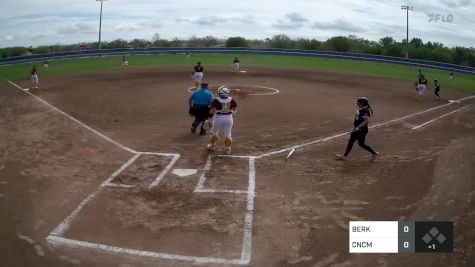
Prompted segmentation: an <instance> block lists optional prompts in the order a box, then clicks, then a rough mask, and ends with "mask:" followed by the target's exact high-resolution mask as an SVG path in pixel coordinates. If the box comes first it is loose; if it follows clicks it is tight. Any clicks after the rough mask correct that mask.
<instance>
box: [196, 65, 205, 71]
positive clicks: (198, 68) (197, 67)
mask: <svg viewBox="0 0 475 267" xmlns="http://www.w3.org/2000/svg"><path fill="white" fill-rule="evenodd" d="M203 70H204V68H203V66H201V65H196V66H195V72H203Z"/></svg>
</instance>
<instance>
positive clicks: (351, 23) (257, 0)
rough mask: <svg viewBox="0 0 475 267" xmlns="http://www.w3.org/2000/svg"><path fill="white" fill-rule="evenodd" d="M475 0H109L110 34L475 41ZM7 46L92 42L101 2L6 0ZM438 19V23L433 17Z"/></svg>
mask: <svg viewBox="0 0 475 267" xmlns="http://www.w3.org/2000/svg"><path fill="white" fill-rule="evenodd" d="M474 1H475V0H430V1H427V0H359V1H355V0H322V1H317V0H272V1H269V0H203V1H199V0H195V1H190V0H108V1H105V2H104V9H103V24H102V31H103V35H102V39H103V40H106V41H110V40H113V39H117V38H123V39H126V40H131V39H134V38H145V39H151V38H152V36H153V35H154V34H155V33H158V34H159V35H160V36H161V37H162V38H166V39H172V38H174V37H179V38H189V37H191V36H193V35H196V36H199V37H202V36H206V35H213V36H216V37H221V38H226V37H230V36H244V37H246V38H256V39H265V38H267V37H272V36H273V35H275V34H280V33H283V34H287V35H289V36H291V37H305V38H316V39H319V40H326V39H327V38H328V37H331V36H336V35H345V36H346V35H350V34H353V35H357V36H359V37H363V38H367V39H371V40H379V39H380V38H382V37H385V36H392V37H394V38H395V39H396V40H402V39H404V38H405V35H406V13H405V11H403V10H401V8H400V6H401V5H410V6H413V7H414V11H413V12H411V14H410V18H409V20H410V26H409V27H410V38H412V37H414V36H417V37H420V38H422V39H423V40H424V41H436V42H441V43H444V44H445V45H448V46H457V45H459V46H468V47H470V46H475V3H474ZM0 5H1V9H0V47H7V46H15V45H22V46H30V45H31V46H38V45H48V44H55V43H61V44H68V43H78V42H92V41H96V40H97V38H98V36H97V35H98V26H99V7H100V3H99V2H96V1H95V0H76V1H71V0H41V1H36V0H33V1H32V0H28V1H27V0H2V2H1V4H0ZM431 16H433V18H434V19H433V20H432V21H430V18H431Z"/></svg>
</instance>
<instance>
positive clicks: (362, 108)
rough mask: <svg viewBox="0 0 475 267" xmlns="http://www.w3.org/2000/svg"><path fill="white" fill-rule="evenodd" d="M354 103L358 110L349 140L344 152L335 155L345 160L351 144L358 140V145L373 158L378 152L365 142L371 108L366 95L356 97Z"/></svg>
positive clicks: (371, 113) (351, 146)
mask: <svg viewBox="0 0 475 267" xmlns="http://www.w3.org/2000/svg"><path fill="white" fill-rule="evenodd" d="M356 104H357V105H358V111H357V112H356V115H355V120H354V121H353V126H354V128H353V131H352V132H351V136H350V140H348V145H347V147H346V151H345V154H344V155H341V154H337V155H336V157H337V159H340V160H346V157H347V156H348V154H350V151H351V149H352V148H353V144H354V143H355V142H356V141H358V145H359V146H360V147H361V148H363V149H365V150H366V151H368V152H369V153H371V154H372V155H373V156H372V158H371V159H372V160H374V159H375V158H376V156H377V155H378V154H379V153H378V152H376V151H374V150H373V149H372V148H371V147H370V146H368V145H366V144H365V139H366V135H367V134H368V124H369V118H370V117H372V115H373V110H372V109H371V106H370V105H369V102H368V99H367V98H366V97H360V98H358V100H356Z"/></svg>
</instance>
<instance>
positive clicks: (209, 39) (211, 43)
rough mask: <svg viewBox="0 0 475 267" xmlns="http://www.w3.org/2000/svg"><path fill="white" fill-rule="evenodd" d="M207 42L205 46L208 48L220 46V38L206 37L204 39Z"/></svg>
mask: <svg viewBox="0 0 475 267" xmlns="http://www.w3.org/2000/svg"><path fill="white" fill-rule="evenodd" d="M204 40H205V46H206V47H213V46H216V45H217V44H218V38H216V37H214V36H206V37H205V38H204Z"/></svg>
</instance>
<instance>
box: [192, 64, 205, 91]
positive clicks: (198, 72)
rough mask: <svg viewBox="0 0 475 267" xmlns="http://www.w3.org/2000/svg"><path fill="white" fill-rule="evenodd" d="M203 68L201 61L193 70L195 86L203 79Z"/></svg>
mask: <svg viewBox="0 0 475 267" xmlns="http://www.w3.org/2000/svg"><path fill="white" fill-rule="evenodd" d="M203 71H204V68H203V66H201V62H198V63H197V64H196V65H195V67H194V71H193V79H194V80H195V88H196V89H198V88H200V84H201V80H202V79H203Z"/></svg>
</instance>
